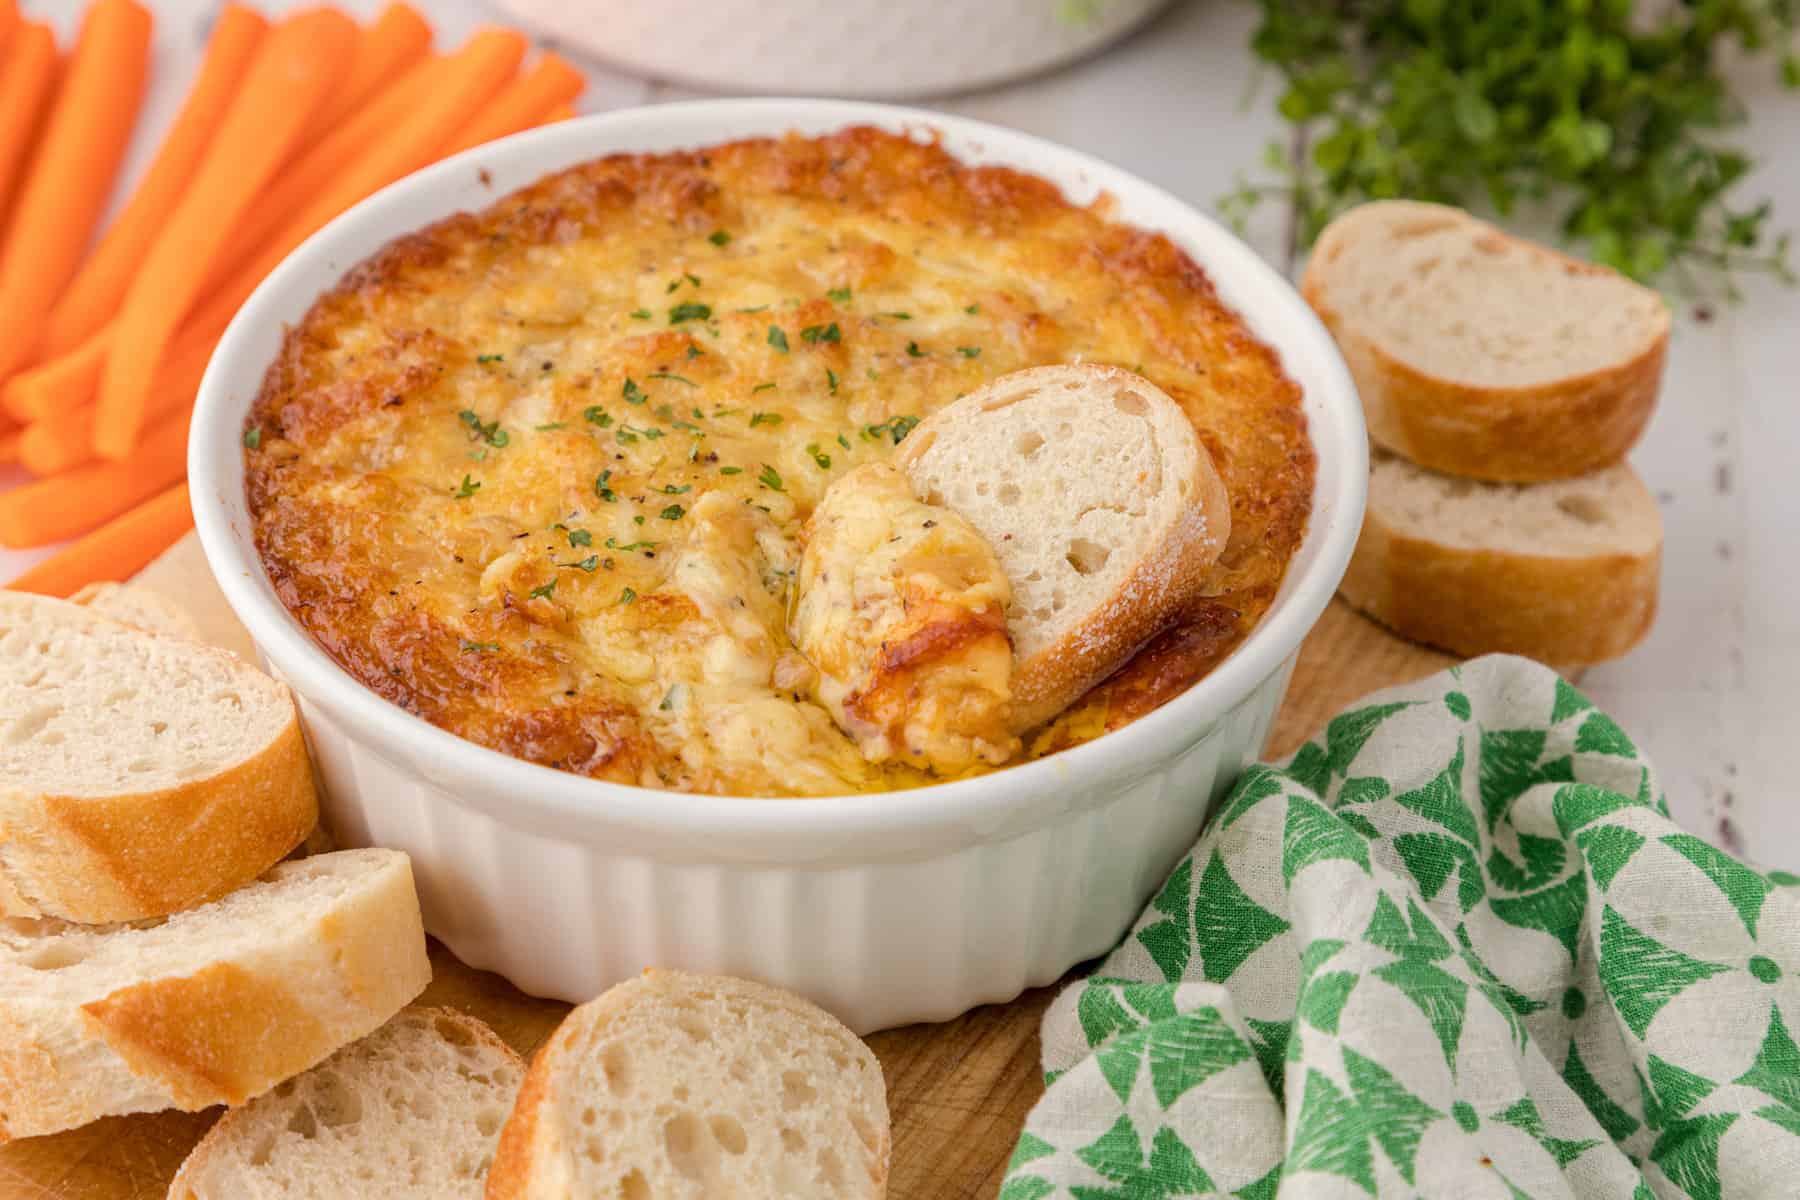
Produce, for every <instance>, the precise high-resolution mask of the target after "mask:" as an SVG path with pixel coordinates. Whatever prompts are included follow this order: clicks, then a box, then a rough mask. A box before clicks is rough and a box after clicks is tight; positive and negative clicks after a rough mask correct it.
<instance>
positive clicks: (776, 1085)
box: [487, 971, 889, 1200]
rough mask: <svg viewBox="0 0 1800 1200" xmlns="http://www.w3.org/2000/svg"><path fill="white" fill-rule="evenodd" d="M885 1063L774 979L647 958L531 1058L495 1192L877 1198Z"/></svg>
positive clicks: (573, 1196) (546, 1199)
mask: <svg viewBox="0 0 1800 1200" xmlns="http://www.w3.org/2000/svg"><path fill="white" fill-rule="evenodd" d="M888 1140H889V1133H888V1111H887V1094H886V1090H885V1088H884V1085H883V1082H882V1076H881V1064H880V1063H878V1062H877V1061H876V1060H875V1056H874V1055H873V1054H872V1053H870V1051H869V1048H868V1047H867V1046H865V1045H863V1044H862V1042H860V1041H858V1040H857V1038H856V1035H854V1034H852V1033H851V1032H850V1031H849V1030H848V1029H846V1028H844V1027H843V1025H841V1024H840V1023H839V1022H838V1021H837V1020H836V1019H835V1018H833V1017H832V1016H831V1015H830V1014H828V1013H826V1012H824V1011H822V1010H820V1009H819V1008H816V1007H815V1006H813V1005H812V1004H809V1003H807V1002H806V1001H805V1000H802V999H801V998H800V997H798V996H795V995H792V994H790V993H788V992H784V991H781V990H779V989H777V988H771V987H765V986H764V985H762V984H758V983H750V982H747V981H745V980H742V979H727V978H722V977H715V976H707V975H692V974H688V973H686V972H682V971H649V972H646V973H645V974H644V975H642V976H640V977H639V978H637V979H633V980H629V981H627V982H625V983H622V984H619V985H618V986H617V987H614V988H612V989H611V990H610V991H608V992H606V993H604V994H603V995H601V996H600V997H599V998H598V999H596V1000H592V1001H589V1002H588V1003H586V1004H583V1005H582V1006H580V1007H579V1008H577V1009H575V1010H574V1011H573V1012H571V1013H570V1014H569V1015H568V1017H567V1018H566V1019H564V1021H563V1023H562V1025H561V1026H560V1027H558V1029H557V1030H556V1032H555V1033H554V1034H552V1035H551V1036H550V1040H549V1041H547V1042H545V1043H544V1046H543V1048H542V1049H540V1050H539V1051H538V1054H537V1057H536V1058H535V1059H534V1060H533V1061H532V1064H531V1070H530V1072H529V1073H528V1074H527V1075H526V1077H525V1086H524V1087H523V1088H522V1089H521V1090H520V1092H519V1102H518V1105H517V1106H516V1107H515V1108H514V1109H513V1113H512V1116H511V1118H510V1119H509V1120H508V1121H507V1123H506V1128H505V1130H504V1131H503V1132H502V1133H501V1135H500V1149H499V1150H498V1152H497V1153H496V1154H495V1157H494V1167H493V1170H492V1171H491V1172H490V1174H489V1176H488V1191H487V1194H488V1200H522V1198H525V1197H529V1198H530V1200H585V1198H586V1197H590V1196H621V1197H652V1196H654V1197H656V1198H657V1200H762V1198H764V1197H769V1198H773V1197H777V1196H779V1197H784V1198H791V1200H805V1198H808V1197H819V1198H820V1200H824V1198H827V1197H829V1198H831V1200H871V1198H876V1197H880V1196H883V1195H885V1194H886V1192H887V1173H888Z"/></svg>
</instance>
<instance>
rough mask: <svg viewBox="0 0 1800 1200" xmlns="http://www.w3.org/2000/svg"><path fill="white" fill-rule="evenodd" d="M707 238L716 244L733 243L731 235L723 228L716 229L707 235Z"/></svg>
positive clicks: (725, 244)
mask: <svg viewBox="0 0 1800 1200" xmlns="http://www.w3.org/2000/svg"><path fill="white" fill-rule="evenodd" d="M706 240H707V241H709V242H711V243H712V244H713V245H715V246H727V245H730V244H731V235H730V234H729V233H727V232H726V231H725V230H723V229H715V230H713V231H712V232H711V233H709V234H707V235H706Z"/></svg>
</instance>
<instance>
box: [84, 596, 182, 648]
mask: <svg viewBox="0 0 1800 1200" xmlns="http://www.w3.org/2000/svg"><path fill="white" fill-rule="evenodd" d="M69 602H70V603H71V604H79V605H81V606H82V607H84V608H87V609H89V610H91V611H93V612H97V613H99V614H100V615H101V616H103V617H111V618H112V619H113V620H115V621H117V622H119V624H121V625H129V626H131V627H132V628H133V629H141V630H143V631H144V632H145V633H160V634H163V635H165V636H167V637H178V638H186V639H187V640H188V641H190V642H197V641H200V640H201V639H200V628H199V626H197V625H195V624H194V622H193V620H192V619H191V618H189V616H188V615H187V614H186V613H184V612H182V611H181V610H180V609H177V608H174V607H171V606H170V605H168V604H165V603H164V602H163V601H162V599H161V598H159V597H158V596H157V595H156V594H155V593H153V592H150V591H148V590H146V589H144V588H140V587H134V586H133V585H131V584H129V583H110V582H108V583H90V584H88V585H87V586H86V587H84V588H82V589H81V590H80V591H78V592H76V593H75V594H74V595H73V596H70V597H69Z"/></svg>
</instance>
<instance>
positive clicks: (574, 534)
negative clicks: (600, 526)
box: [569, 529, 594, 546]
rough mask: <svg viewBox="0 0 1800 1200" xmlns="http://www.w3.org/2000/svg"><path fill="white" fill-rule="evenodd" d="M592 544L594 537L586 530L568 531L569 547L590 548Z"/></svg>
mask: <svg viewBox="0 0 1800 1200" xmlns="http://www.w3.org/2000/svg"><path fill="white" fill-rule="evenodd" d="M593 544H594V535H593V534H591V533H589V532H588V531H587V530H585V529H571V530H569V545H570V546H591V545H593Z"/></svg>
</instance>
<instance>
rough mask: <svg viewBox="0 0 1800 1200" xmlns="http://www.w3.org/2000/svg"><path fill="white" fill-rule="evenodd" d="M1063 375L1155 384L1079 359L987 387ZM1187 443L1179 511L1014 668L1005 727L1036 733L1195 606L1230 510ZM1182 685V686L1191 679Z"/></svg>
mask: <svg viewBox="0 0 1800 1200" xmlns="http://www.w3.org/2000/svg"><path fill="white" fill-rule="evenodd" d="M1071 372H1079V373H1080V374H1081V375H1082V376H1085V377H1087V378H1088V379H1090V380H1091V381H1092V382H1093V383H1094V384H1095V385H1096V386H1105V387H1109V388H1124V387H1137V388H1148V389H1150V390H1156V389H1155V385H1154V384H1152V383H1150V382H1149V381H1147V380H1144V379H1142V378H1141V377H1139V376H1138V375H1136V374H1134V373H1132V372H1130V371H1126V370H1123V369H1121V368H1118V367H1107V366H1098V365H1088V364H1084V365H1081V366H1079V367H1074V366H1056V367H1034V368H1029V369H1027V370H1023V371H1016V372H1013V373H1012V374H1011V375H1008V376H1005V377H1004V380H1003V381H996V384H998V383H1000V382H1005V383H1007V384H1008V385H1009V386H1010V387H1012V388H1017V387H1019V386H1021V385H1036V384H1038V383H1039V382H1040V381H1041V383H1042V386H1045V387H1048V386H1050V385H1051V384H1053V383H1054V382H1057V381H1060V380H1063V379H1065V378H1067V377H1068V376H1069V374H1070V373H1071ZM991 386H992V385H991ZM986 390H987V389H983V391H980V392H975V393H972V394H971V395H969V396H967V397H964V398H963V399H962V400H960V401H958V402H957V403H956V404H955V405H952V406H951V407H949V408H947V409H945V410H943V411H942V412H941V413H938V414H934V415H933V416H932V417H931V418H930V419H929V420H928V421H927V422H926V423H925V424H924V425H921V426H920V428H919V429H918V430H916V431H915V432H914V434H913V436H912V437H909V438H908V439H907V441H906V444H905V445H903V446H902V447H901V448H900V452H899V454H897V455H896V456H895V461H896V463H898V464H899V465H900V466H901V467H902V469H909V470H910V469H911V467H912V466H913V465H914V464H915V463H918V462H919V461H920V460H921V459H923V458H924V456H925V455H926V454H927V453H928V452H929V451H930V449H931V448H932V446H933V444H934V441H933V439H932V437H931V434H932V433H933V430H934V427H936V428H941V427H942V425H943V423H944V422H945V421H947V420H952V419H954V418H955V416H956V415H957V413H958V412H959V411H963V408H962V406H964V405H973V406H978V407H979V408H980V409H983V410H985V409H989V408H992V407H994V402H992V401H990V400H987V399H985V398H984V396H985V393H986ZM1007 402H1008V403H1010V402H1011V401H1010V400H1008V401H1007ZM1194 449H1195V451H1196V452H1197V453H1196V455H1195V458H1194V462H1193V463H1192V476H1191V479H1192V482H1193V484H1194V486H1195V492H1196V494H1195V497H1194V499H1193V502H1192V503H1191V504H1190V505H1189V506H1188V508H1187V509H1186V510H1185V511H1183V512H1181V513H1180V514H1178V516H1177V517H1176V519H1175V520H1174V521H1172V522H1171V523H1170V524H1169V525H1168V526H1167V528H1166V529H1165V530H1164V532H1163V537H1162V539H1161V540H1160V541H1159V542H1157V543H1156V544H1154V545H1151V546H1148V547H1145V548H1144V551H1143V553H1142V555H1141V556H1140V557H1139V559H1138V561H1137V563H1136V565H1135V566H1134V568H1133V569H1132V571H1131V572H1130V573H1129V574H1128V575H1126V576H1125V577H1124V578H1123V579H1121V580H1120V581H1119V583H1118V585H1117V586H1116V587H1115V588H1114V589H1113V591H1112V593H1111V594H1110V595H1109V596H1108V597H1107V598H1106V599H1104V600H1103V601H1102V602H1101V603H1099V604H1097V605H1096V606H1095V607H1094V608H1093V609H1092V611H1091V612H1090V613H1089V615H1088V617H1087V619H1085V620H1084V621H1082V622H1080V623H1079V624H1077V625H1075V626H1074V627H1073V628H1071V629H1070V630H1069V631H1068V633H1067V634H1066V635H1065V636H1064V637H1063V638H1061V639H1060V640H1059V641H1058V642H1057V643H1056V644H1054V645H1051V646H1048V647H1046V648H1045V649H1043V650H1041V651H1039V652H1038V653H1035V654H1032V655H1030V656H1029V657H1023V658H1021V659H1019V660H1018V661H1017V662H1016V663H1015V664H1014V670H1013V696H1012V727H1013V729H1014V731H1015V732H1021V733H1022V732H1025V731H1028V730H1032V729H1036V728H1037V727H1039V726H1040V725H1042V724H1043V723H1044V722H1046V721H1048V720H1049V719H1050V718H1052V717H1054V716H1055V715H1056V714H1057V713H1060V712H1063V711H1064V710H1066V709H1068V708H1069V707H1070V706H1071V705H1073V704H1074V703H1075V702H1076V701H1077V700H1079V699H1080V698H1081V697H1082V696H1083V695H1084V694H1086V693H1087V692H1088V691H1089V690H1090V689H1091V688H1093V687H1094V686H1095V685H1096V684H1099V683H1100V682H1101V681H1102V680H1104V679H1106V678H1107V677H1108V676H1111V675H1112V674H1113V673H1114V672H1115V671H1117V670H1118V669H1119V668H1120V667H1121V666H1123V665H1124V664H1125V663H1127V662H1129V661H1131V660H1132V658H1133V656H1134V655H1136V654H1137V652H1138V651H1139V650H1140V649H1141V648H1142V647H1144V645H1145V644H1146V643H1148V642H1149V641H1150V640H1151V639H1153V638H1155V637H1156V636H1157V635H1158V634H1160V633H1163V632H1164V631H1165V630H1168V629H1170V628H1172V627H1173V626H1175V625H1176V624H1178V623H1180V622H1181V621H1182V620H1183V618H1184V617H1186V616H1187V614H1189V613H1190V612H1193V611H1194V610H1196V609H1197V608H1198V607H1199V604H1200V601H1201V599H1202V597H1204V596H1205V595H1206V594H1207V592H1208V590H1209V588H1208V585H1209V582H1212V581H1214V575H1213V567H1214V564H1215V563H1217V562H1218V560H1219V556H1220V554H1221V552H1222V551H1223V550H1224V549H1225V547H1226V545H1227V544H1228V543H1229V542H1230V539H1231V530H1232V506H1231V497H1230V496H1229V495H1228V494H1227V492H1226V489H1225V484H1224V482H1223V480H1221V479H1220V477H1219V471H1218V469H1217V467H1216V466H1215V464H1214V462H1213V459H1212V456H1211V453H1210V451H1209V450H1208V448H1207V446H1206V444H1205V443H1204V442H1203V441H1202V440H1201V439H1200V438H1199V437H1198V436H1197V435H1196V437H1195V439H1194ZM1164 465H1165V468H1169V467H1172V466H1173V465H1174V463H1173V460H1172V459H1170V460H1166V461H1165V464H1164ZM1145 669H1146V670H1147V669H1148V664H1146V666H1145ZM1139 674H1143V671H1140V672H1139ZM1187 682H1188V683H1190V684H1191V683H1192V679H1189V680H1188V681H1187ZM1171 694H1173V693H1171ZM1164 698H1165V699H1166V698H1167V697H1164ZM1132 715H1134V716H1135V715H1138V714H1136V713H1133V714H1132Z"/></svg>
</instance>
